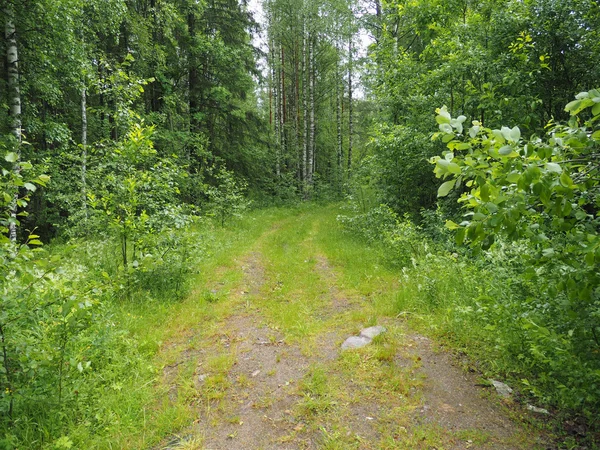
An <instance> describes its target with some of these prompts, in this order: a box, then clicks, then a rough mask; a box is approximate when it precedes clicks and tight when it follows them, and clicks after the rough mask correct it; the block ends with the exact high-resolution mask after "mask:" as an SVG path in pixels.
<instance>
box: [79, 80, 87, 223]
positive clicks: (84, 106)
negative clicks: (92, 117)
mask: <svg viewBox="0 0 600 450" xmlns="http://www.w3.org/2000/svg"><path fill="white" fill-rule="evenodd" d="M87 132H88V121H87V92H86V89H85V87H84V88H83V89H82V90H81V201H82V206H83V213H84V215H85V218H86V219H87V217H88V211H87V156H88V155H87Z"/></svg>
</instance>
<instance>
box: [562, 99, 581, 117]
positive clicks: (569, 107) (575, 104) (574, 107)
mask: <svg viewBox="0 0 600 450" xmlns="http://www.w3.org/2000/svg"><path fill="white" fill-rule="evenodd" d="M580 106H581V100H573V101H572V102H569V103H567V106H565V111H567V112H570V113H571V114H577V113H575V112H573V111H577V110H578V109H579V107H580Z"/></svg>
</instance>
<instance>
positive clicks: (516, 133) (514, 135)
mask: <svg viewBox="0 0 600 450" xmlns="http://www.w3.org/2000/svg"><path fill="white" fill-rule="evenodd" d="M510 138H511V140H512V141H513V142H519V139H521V130H520V129H519V127H513V128H512V129H511V130H510Z"/></svg>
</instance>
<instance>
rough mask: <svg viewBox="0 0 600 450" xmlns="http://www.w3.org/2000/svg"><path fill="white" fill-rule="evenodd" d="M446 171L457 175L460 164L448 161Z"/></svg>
mask: <svg viewBox="0 0 600 450" xmlns="http://www.w3.org/2000/svg"><path fill="white" fill-rule="evenodd" d="M448 172H450V173H453V174H455V175H459V174H460V172H461V170H460V166H459V165H458V164H456V163H450V164H448Z"/></svg>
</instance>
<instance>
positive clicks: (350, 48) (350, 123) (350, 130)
mask: <svg viewBox="0 0 600 450" xmlns="http://www.w3.org/2000/svg"><path fill="white" fill-rule="evenodd" d="M353 50H354V46H353V45H352V35H350V40H349V41H348V174H350V170H351V169H352V144H353V142H352V134H353V132H354V120H353V117H352V116H353V112H354V108H353V105H352V59H353V55H352V52H353Z"/></svg>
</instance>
